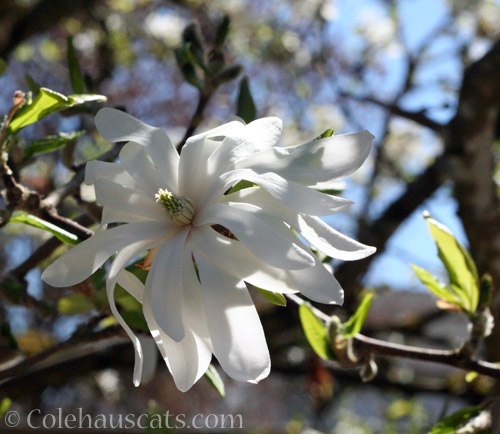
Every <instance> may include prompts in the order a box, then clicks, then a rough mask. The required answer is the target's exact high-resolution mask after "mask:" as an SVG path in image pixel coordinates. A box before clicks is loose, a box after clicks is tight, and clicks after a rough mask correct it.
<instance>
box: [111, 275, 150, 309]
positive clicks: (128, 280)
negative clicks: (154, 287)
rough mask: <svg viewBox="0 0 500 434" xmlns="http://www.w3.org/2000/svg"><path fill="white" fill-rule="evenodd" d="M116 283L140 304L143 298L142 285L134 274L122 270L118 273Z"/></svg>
mask: <svg viewBox="0 0 500 434" xmlns="http://www.w3.org/2000/svg"><path fill="white" fill-rule="evenodd" d="M116 282H117V283H118V284H119V285H120V286H122V287H123V288H124V289H126V290H127V292H128V293H129V294H130V295H131V296H132V297H134V298H135V299H136V300H137V301H138V302H139V303H141V304H142V300H143V298H144V284H143V283H142V282H141V281H140V280H139V278H138V277H137V276H136V275H135V274H133V273H131V272H130V271H127V270H125V269H123V270H122V271H120V272H119V273H118V276H117V277H116Z"/></svg>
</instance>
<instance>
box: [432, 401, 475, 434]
mask: <svg viewBox="0 0 500 434" xmlns="http://www.w3.org/2000/svg"><path fill="white" fill-rule="evenodd" d="M482 410H483V409H482V408H481V407H466V408H462V409H461V410H458V411H457V412H455V413H453V414H452V415H450V416H447V417H445V418H444V419H442V420H441V421H440V422H439V423H438V424H437V425H435V426H434V427H433V428H432V429H431V430H430V431H429V433H428V434H453V433H456V432H457V429H459V428H461V427H462V426H463V425H465V424H466V423H467V422H469V421H470V420H471V419H473V418H475V417H476V416H478V415H479V413H481V411H482Z"/></svg>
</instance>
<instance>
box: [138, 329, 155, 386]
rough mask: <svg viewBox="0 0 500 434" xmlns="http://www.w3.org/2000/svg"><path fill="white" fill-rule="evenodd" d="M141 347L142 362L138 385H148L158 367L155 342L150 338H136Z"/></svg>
mask: <svg viewBox="0 0 500 434" xmlns="http://www.w3.org/2000/svg"><path fill="white" fill-rule="evenodd" d="M138 338H139V341H140V342H141V346H142V354H143V362H142V373H141V378H140V379H139V382H140V384H148V383H149V382H151V381H152V380H153V378H155V374H156V368H157V366H158V350H157V348H156V342H155V341H154V339H153V338H151V337H150V336H143V335H139V336H138Z"/></svg>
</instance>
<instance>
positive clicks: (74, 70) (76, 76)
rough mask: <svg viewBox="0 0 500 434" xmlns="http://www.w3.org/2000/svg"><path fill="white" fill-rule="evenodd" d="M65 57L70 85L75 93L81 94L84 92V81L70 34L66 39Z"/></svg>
mask: <svg viewBox="0 0 500 434" xmlns="http://www.w3.org/2000/svg"><path fill="white" fill-rule="evenodd" d="M67 58H68V68H69V79H70V82H71V87H72V88H73V91H74V92H75V93H78V94H82V93H83V92H85V82H84V81H83V76H82V71H81V69H80V64H79V62H78V58H77V57H76V53H75V47H74V46H73V37H72V36H70V37H69V38H68V39H67Z"/></svg>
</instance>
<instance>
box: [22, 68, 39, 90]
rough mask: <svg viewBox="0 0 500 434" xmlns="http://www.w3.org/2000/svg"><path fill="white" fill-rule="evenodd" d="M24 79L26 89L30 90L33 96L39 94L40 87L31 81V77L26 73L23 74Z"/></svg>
mask: <svg viewBox="0 0 500 434" xmlns="http://www.w3.org/2000/svg"><path fill="white" fill-rule="evenodd" d="M24 79H25V80H26V84H27V86H28V89H29V90H31V92H33V93H34V94H35V95H36V94H37V93H38V92H40V85H39V84H38V83H37V82H36V81H35V80H34V79H33V77H32V76H31V75H29V74H28V73H26V74H24Z"/></svg>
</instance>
